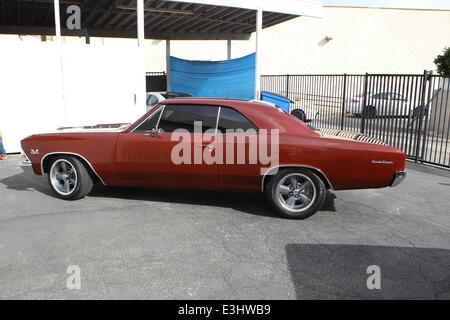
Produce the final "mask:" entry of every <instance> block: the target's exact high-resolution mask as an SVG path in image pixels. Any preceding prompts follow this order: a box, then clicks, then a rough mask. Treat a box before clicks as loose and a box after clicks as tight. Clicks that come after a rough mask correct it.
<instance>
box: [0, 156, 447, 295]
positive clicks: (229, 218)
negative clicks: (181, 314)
mask: <svg viewBox="0 0 450 320" xmlns="http://www.w3.org/2000/svg"><path fill="white" fill-rule="evenodd" d="M19 161H20V160H19V158H18V157H10V158H8V159H7V160H6V161H0V298H1V299H14V298H16V299H25V298H27V299H47V298H50V299H61V298H62V299H88V298H93V299H100V298H106V299H109V298H112V299H120V298H123V299H325V298H329V299H379V298H383V299H384V298H405V299H420V298H428V299H450V208H449V207H450V206H449V205H450V177H449V176H450V174H449V173H448V172H447V171H443V170H440V169H432V168H426V169H422V168H423V167H422V166H415V165H413V164H409V165H408V166H409V167H410V168H409V172H408V176H407V178H406V180H405V181H404V182H403V184H401V185H400V186H398V187H395V188H386V189H377V190H354V191H331V192H329V194H328V197H327V201H326V204H325V206H324V208H323V210H322V211H320V212H318V213H317V214H316V215H315V216H313V217H311V218H309V219H307V220H303V221H295V220H286V219H281V218H278V217H277V216H276V215H275V214H274V213H273V212H272V210H271V209H270V208H269V206H268V204H267V202H266V201H265V198H264V196H263V195H262V194H258V193H237V192H213V191H191V190H158V189H147V188H112V187H103V186H97V187H96V188H95V189H94V191H93V193H92V194H91V195H90V196H88V197H86V198H85V199H82V200H79V201H62V200H59V199H57V198H55V197H53V196H52V194H51V191H50V188H49V187H48V185H47V183H46V179H45V178H43V177H27V176H25V175H24V174H22V173H21V171H20V169H19V167H18V166H17V164H18V162H19ZM70 265H77V266H79V267H80V270H81V289H79V290H69V289H68V288H67V287H66V280H67V278H68V277H69V274H67V273H66V270H67V268H68V266H70ZM370 266H377V267H379V270H380V280H381V282H380V285H381V288H380V289H372V290H369V289H368V287H367V279H368V278H369V277H370V276H371V275H372V274H368V273H367V270H368V268H369V267H370ZM373 268H374V267H371V268H369V271H371V270H375V269H376V267H375V269H373ZM371 272H373V271H371ZM377 274H378V273H377V272H376V271H375V274H374V275H375V276H376V275H377ZM371 279H372V280H373V278H371ZM371 279H369V280H370V281H369V282H370V283H373V282H371Z"/></svg>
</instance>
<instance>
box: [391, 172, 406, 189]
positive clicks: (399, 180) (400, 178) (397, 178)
mask: <svg viewBox="0 0 450 320" xmlns="http://www.w3.org/2000/svg"><path fill="white" fill-rule="evenodd" d="M405 178H406V171H397V172H396V173H395V176H394V180H393V181H392V184H391V185H390V186H391V187H395V186H398V185H399V184H400V183H402V181H403V180H405Z"/></svg>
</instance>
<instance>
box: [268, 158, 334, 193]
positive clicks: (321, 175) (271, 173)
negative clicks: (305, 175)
mask: <svg viewBox="0 0 450 320" xmlns="http://www.w3.org/2000/svg"><path fill="white" fill-rule="evenodd" d="M295 168H304V169H309V170H311V171H312V172H313V173H314V174H316V175H317V176H318V177H319V178H320V179H322V181H323V183H325V186H326V187H327V189H333V185H332V184H331V182H330V180H329V179H328V177H327V176H326V174H325V173H324V172H323V171H322V170H320V169H318V168H315V167H311V166H307V165H295V164H292V165H280V166H276V167H272V168H270V169H269V170H267V172H266V173H265V174H264V176H263V178H262V181H261V191H262V192H264V191H265V190H266V186H267V184H268V183H269V181H270V179H271V178H272V177H273V176H274V175H275V174H276V172H278V170H279V169H295Z"/></svg>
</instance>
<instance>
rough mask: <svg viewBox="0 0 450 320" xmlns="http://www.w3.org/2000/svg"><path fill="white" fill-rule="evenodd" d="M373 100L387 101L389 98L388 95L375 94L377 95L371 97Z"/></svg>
mask: <svg viewBox="0 0 450 320" xmlns="http://www.w3.org/2000/svg"><path fill="white" fill-rule="evenodd" d="M373 98H374V99H384V100H386V99H389V98H390V97H389V94H388V93H377V94H375V95H373Z"/></svg>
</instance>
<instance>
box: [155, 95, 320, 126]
mask: <svg viewBox="0 0 450 320" xmlns="http://www.w3.org/2000/svg"><path fill="white" fill-rule="evenodd" d="M161 104H162V105H167V104H186V105H193V104H200V105H205V106H211V107H217V106H221V107H230V108H233V109H236V110H237V111H239V112H240V113H242V114H243V115H244V116H246V117H247V118H249V119H250V120H251V121H252V122H253V123H255V124H256V125H257V126H258V127H259V128H262V129H275V128H276V129H279V130H280V132H299V131H302V132H303V133H306V134H308V133H309V134H310V133H311V130H310V129H308V128H307V125H306V124H305V123H304V122H303V121H301V120H299V119H297V118H296V117H294V116H292V115H290V114H289V113H287V112H285V111H284V110H282V109H281V108H279V107H276V106H274V105H273V104H270V103H266V102H265V101H258V100H256V101H255V100H242V99H229V98H206V97H205V98H197V97H196V98H177V99H167V100H164V101H163V102H161ZM313 134H315V133H313Z"/></svg>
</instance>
